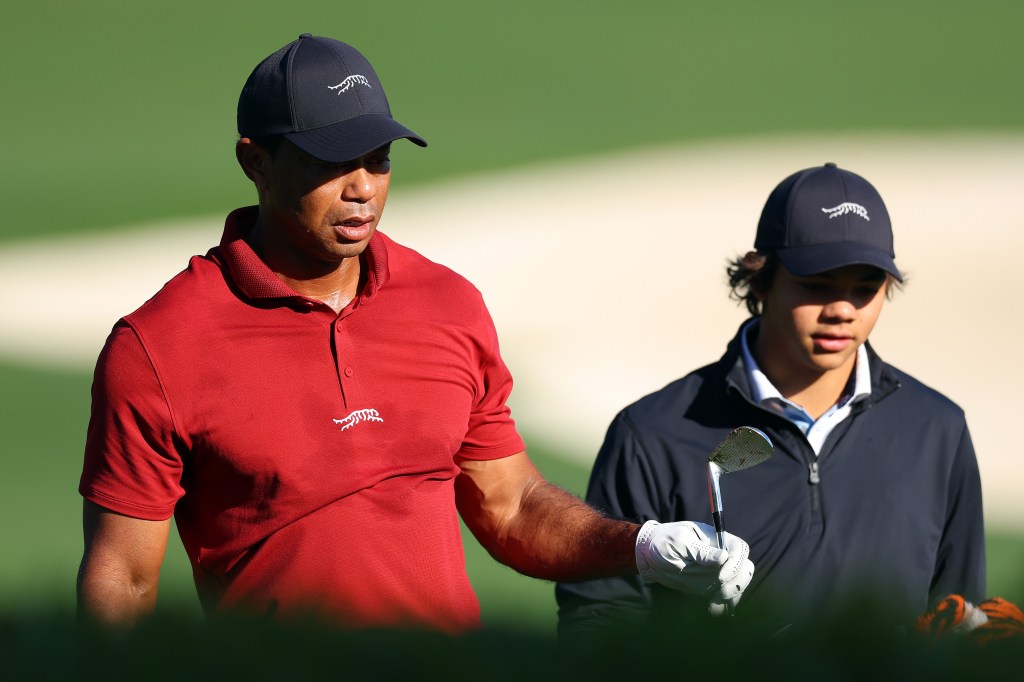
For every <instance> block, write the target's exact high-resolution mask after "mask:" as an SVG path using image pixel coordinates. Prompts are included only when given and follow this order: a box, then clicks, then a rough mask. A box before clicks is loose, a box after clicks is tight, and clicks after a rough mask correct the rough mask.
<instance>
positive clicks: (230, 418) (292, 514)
mask: <svg viewBox="0 0 1024 682" xmlns="http://www.w3.org/2000/svg"><path fill="white" fill-rule="evenodd" d="M238 129H239V133H240V139H239V140H238V143H237V145H236V154H237V158H238V162H239V164H240V165H241V167H242V169H243V171H244V172H245V174H246V176H247V177H248V178H249V179H250V180H251V181H252V182H253V184H254V185H255V187H256V190H257V194H258V197H259V203H258V206H253V207H248V208H243V209H239V210H236V211H234V212H233V213H231V214H230V215H229V216H228V218H227V222H226V226H225V230H224V235H223V238H222V239H221V243H220V245H219V246H217V247H215V248H213V249H211V250H210V251H209V252H208V253H207V254H206V255H205V256H196V257H194V258H192V260H191V262H190V263H189V266H188V268H187V269H186V270H185V271H183V272H182V273H180V274H179V275H177V276H176V277H175V278H174V279H172V280H171V281H170V282H168V283H167V284H166V285H165V286H164V288H163V289H162V290H161V291H160V292H159V293H158V294H157V295H156V296H154V297H153V298H152V299H151V300H150V301H148V302H147V303H146V304H145V305H143V306H142V307H141V308H140V309H139V310H137V311H135V312H134V313H132V314H130V315H128V316H126V317H124V318H123V319H121V320H120V321H118V323H117V324H116V325H115V327H114V329H113V331H112V332H111V335H110V337H109V338H108V340H107V343H106V345H105V346H104V349H103V351H102V353H101V355H100V357H99V360H98V362H97V366H96V375H95V381H94V384H93V407H92V418H91V420H90V424H89V431H88V438H87V443H86V451H85V465H84V469H83V474H82V479H81V484H80V492H81V493H82V495H83V497H84V498H85V507H84V528H85V553H84V556H83V559H82V565H81V570H80V572H79V603H80V608H81V609H82V611H83V612H84V613H85V614H87V615H90V616H92V617H95V618H97V619H99V620H101V621H103V622H107V623H111V624H130V623H132V622H134V621H136V620H137V619H138V618H139V617H140V616H142V615H144V614H146V613H148V612H149V611H151V610H152V608H153V606H154V604H155V601H156V592H157V580H158V576H159V571H160V566H161V564H162V562H163V557H164V552H165V549H166V545H167V538H168V533H169V529H170V525H171V521H170V519H171V517H172V516H173V517H174V518H175V519H176V520H177V524H178V529H179V532H180V535H181V539H182V542H183V544H184V546H185V548H186V551H187V553H188V556H189V559H190V561H191V563H192V568H193V573H194V577H195V582H196V587H197V590H198V592H199V595H200V599H201V601H202V603H203V606H204V608H205V609H206V611H207V612H218V611H224V610H239V609H240V610H244V611H246V612H248V613H255V614H278V615H288V614H295V613H300V612H306V611H314V612H317V613H320V614H323V615H328V616H330V617H332V618H334V619H336V620H337V621H338V622H340V623H343V624H345V625H348V626H353V627H364V626H365V627H369V626H406V625H416V626H426V627H429V628H433V629H438V630H441V631H446V632H461V631H465V630H466V629H469V628H472V627H475V626H477V625H478V624H479V605H478V603H477V600H476V596H475V595H474V593H473V590H472V588H471V586H470V584H469V581H468V578H467V576H466V571H465V560H464V556H463V553H462V545H461V538H460V534H459V524H458V516H459V515H460V514H461V516H462V518H463V519H464V520H465V521H466V524H467V525H468V526H469V528H470V529H471V530H472V531H473V533H474V534H475V535H476V537H477V538H478V539H479V540H480V542H481V543H482V544H483V545H484V546H485V547H486V548H487V549H488V550H489V551H490V552H491V554H492V555H494V557H495V558H496V559H498V560H499V561H502V562H504V563H506V564H508V565H509V566H511V567H513V568H515V569H516V570H518V571H521V572H523V573H526V574H528V575H533V576H537V577H540V578H544V579H548V580H562V581H571V580H582V579H588V578H597V577H604V576H619V575H629V574H636V573H638V572H639V573H640V574H641V575H642V576H643V577H644V578H645V579H647V580H650V581H657V582H660V583H663V584H666V585H669V586H671V587H675V588H677V589H680V590H684V591H686V592H691V593H700V594H706V595H707V598H708V600H709V604H710V606H709V608H710V609H711V610H712V611H715V612H717V611H721V610H722V609H723V605H724V604H725V603H726V602H732V603H735V602H736V601H738V599H739V597H740V594H741V593H742V591H743V588H744V587H745V586H746V585H747V583H748V582H749V580H750V576H751V574H752V572H753V565H752V564H751V563H750V562H749V560H748V559H747V545H746V543H744V542H743V541H742V540H740V539H739V538H735V537H732V536H730V537H729V541H728V542H727V543H726V546H725V548H724V549H718V548H717V547H715V546H714V541H712V540H710V539H709V537H708V535H709V532H710V529H709V528H708V527H706V526H704V525H701V524H695V523H689V522H677V523H666V524H658V523H656V522H653V521H651V522H648V523H647V524H646V525H645V526H644V527H643V528H641V527H640V526H638V525H636V524H633V523H628V522H625V521H616V520H611V519H608V518H605V517H603V516H602V515H601V514H600V513H598V512H597V511H595V510H593V509H591V508H590V507H588V506H587V505H585V504H584V503H583V502H581V501H579V500H578V499H577V498H575V497H573V496H572V495H569V494H568V493H566V492H564V491H562V490H560V489H558V488H557V487H555V486H553V485H551V484H549V483H547V482H546V481H545V480H544V479H543V477H542V476H541V475H540V473H539V472H538V471H537V469H536V468H535V467H534V465H533V464H532V463H531V462H530V460H529V458H528V457H527V455H526V452H525V446H524V444H523V441H522V439H521V438H520V437H519V434H518V433H517V431H516V428H515V424H514V422H513V420H512V418H511V416H510V414H509V409H508V407H507V406H506V400H507V398H508V396H509V393H510V391H511V388H512V379H511V376H510V374H509V372H508V370H507V369H506V367H505V365H504V363H503V362H502V360H501V356H500V354H499V352H498V343H497V336H496V334H495V331H494V328H493V325H492V323H491V320H490V317H489V315H488V312H487V309H486V308H485V306H484V303H483V300H482V298H481V296H480V293H479V292H478V291H477V290H476V289H475V288H474V287H473V286H472V285H471V284H470V283H469V282H467V281H466V280H465V279H463V278H462V277H460V276H459V275H457V274H455V273H454V272H452V271H451V270H448V269H447V268H445V267H443V266H440V265H437V264H435V263H432V262H430V261H428V260H426V259H425V258H423V257H422V256H420V255H419V254H418V253H416V252H414V251H412V250H411V249H408V248H405V247H403V246H401V245H399V244H398V243H396V242H394V241H393V240H391V239H390V238H388V237H387V236H385V235H384V234H383V233H381V232H378V231H377V224H378V222H379V221H380V218H381V213H382V211H383V210H384V204H385V201H386V199H387V193H388V186H389V180H390V166H389V163H390V162H389V159H388V154H389V149H390V144H391V142H392V141H394V140H396V139H401V138H407V139H410V140H412V141H413V142H415V143H416V144H418V145H420V146H426V142H425V141H424V140H423V139H422V138H421V137H419V136H418V135H416V134H415V133H414V132H412V131H411V130H409V129H408V128H405V127H404V126H402V125H401V124H399V123H398V122H397V121H395V120H394V119H393V118H392V117H391V112H390V109H389V106H388V103H387V100H386V98H385V96H384V91H383V89H382V88H381V85H380V81H379V80H378V79H377V76H376V74H375V73H374V71H373V69H372V67H371V66H370V64H369V63H368V62H367V61H366V59H365V58H364V57H363V56H362V55H361V54H360V53H359V52H358V51H356V50H355V49H353V48H352V47H350V46H349V45H346V44H344V43H340V42H338V41H335V40H331V39H326V38H318V37H313V36H310V35H308V34H304V35H303V36H300V37H299V39H298V40H296V41H294V42H292V43H290V44H288V45H286V46H285V47H284V48H282V49H281V50H279V51H277V52H275V53H274V54H273V55H271V56H269V57H267V58H266V59H265V60H263V62H261V63H260V64H259V65H258V66H257V67H256V69H255V70H254V71H253V73H252V75H250V77H249V79H248V81H247V82H246V85H245V87H244V89H243V90H242V94H241V98H240V100H239V105H238Z"/></svg>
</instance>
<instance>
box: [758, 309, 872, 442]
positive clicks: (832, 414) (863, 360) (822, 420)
mask: <svg viewBox="0 0 1024 682" xmlns="http://www.w3.org/2000/svg"><path fill="white" fill-rule="evenodd" d="M758 324H759V320H756V319H754V320H751V321H750V322H748V323H747V324H746V325H744V327H743V329H742V330H741V331H740V347H741V349H742V353H743V363H744V365H745V366H746V368H747V379H748V380H749V382H750V389H751V392H752V396H751V397H752V398H753V399H754V402H755V403H757V404H758V405H760V406H761V407H763V408H765V409H766V410H770V411H772V412H774V413H775V414H778V415H780V416H782V417H783V418H785V419H787V420H789V421H791V422H792V423H793V424H796V426H797V428H799V429H800V431H801V432H802V433H803V434H804V437H805V438H806V439H807V442H808V443H809V444H810V446H811V448H813V449H814V454H815V455H818V454H820V453H821V446H822V445H823V444H824V443H825V439H826V438H828V434H830V433H832V429H834V428H836V426H837V425H838V424H839V423H840V422H841V421H843V420H844V419H846V418H847V417H849V416H850V411H851V410H852V409H853V404H854V403H855V402H857V401H858V400H863V399H864V398H867V397H868V396H869V395H871V370H870V368H869V367H868V351H867V349H866V348H865V347H864V344H861V346H860V348H858V349H857V364H856V365H855V367H854V371H853V377H852V378H853V381H852V382H851V383H852V386H851V385H850V383H847V384H846V388H845V389H843V394H842V395H841V396H839V402H837V403H836V404H835V405H833V406H832V407H830V408H829V409H828V411H827V412H825V414H823V415H821V416H820V417H818V419H817V421H815V420H814V419H813V418H812V417H811V415H809V414H807V411H806V410H805V409H804V408H802V407H800V406H799V405H797V404H796V403H794V402H792V401H791V400H786V399H785V398H783V397H782V394H781V393H779V390H778V389H777V388H775V386H774V385H773V384H772V382H771V381H769V380H768V377H767V376H765V373H764V372H762V371H761V368H760V367H758V366H757V361H756V360H754V356H753V354H751V352H750V345H749V344H748V343H747V336H748V335H749V334H750V331H751V330H752V329H754V328H756V326H757V325H758Z"/></svg>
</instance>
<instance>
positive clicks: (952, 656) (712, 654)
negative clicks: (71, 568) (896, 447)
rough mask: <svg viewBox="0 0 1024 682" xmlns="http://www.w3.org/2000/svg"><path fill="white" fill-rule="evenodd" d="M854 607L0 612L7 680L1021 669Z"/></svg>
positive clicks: (992, 674)
mask: <svg viewBox="0 0 1024 682" xmlns="http://www.w3.org/2000/svg"><path fill="white" fill-rule="evenodd" d="M866 615H869V614H867V613H860V612H858V611H856V610H854V611H851V612H850V613H849V614H845V617H844V619H843V620H837V621H833V622H829V623H823V624H820V626H818V627H816V628H808V629H804V630H792V631H789V632H788V633H786V634H783V635H779V636H775V637H771V636H766V634H765V633H764V632H763V630H762V628H760V627H751V626H748V625H744V624H743V621H742V620H740V619H736V620H734V621H730V620H728V619H720V620H717V621H713V622H710V623H705V624H701V625H700V626H694V627H692V628H690V629H679V628H666V629H660V628H659V629H653V628H652V629H637V628H634V629H632V630H628V631H627V630H623V631H619V632H610V633H606V634H605V635H603V636H600V637H595V638H594V639H591V640H589V641H587V642H580V643H577V644H575V645H573V644H569V645H564V646H559V644H558V643H557V642H556V641H555V640H554V639H553V638H551V637H548V636H543V635H537V634H533V633H529V632H523V631H518V630H510V629H502V628H488V629H484V630H481V631H477V632H474V633H471V634H468V635H465V636H461V637H448V636H445V635H440V634H436V633H425V632H389V631H363V632H346V631H341V630H337V629H331V628H329V627H325V626H323V625H322V624H318V623H316V622H314V621H305V622H293V623H270V622H255V621H244V620H231V619H222V620H217V621H212V622H203V621H196V620H194V619H191V618H179V617H163V618H159V619H156V620H153V621H150V622H147V623H145V624H143V625H142V626H141V627H140V628H139V629H138V630H136V631H135V632H132V633H129V634H120V635H115V634H111V633H106V632H102V631H98V630H96V629H94V628H86V627H76V625H75V624H74V622H73V621H72V620H70V619H68V618H64V617H41V616H40V617H35V618H31V619H19V620H16V621H12V620H9V619H0V660H2V661H3V670H4V676H5V679H9V680H21V679H26V680H27V679H33V680H34V679H86V680H93V679H95V680H122V679H126V680H127V679H132V680H135V679H146V680H174V681H177V680H182V679H188V680H207V679H209V680H224V679H242V680H285V679H288V680H291V679H318V678H331V679H357V680H358V679H373V680H392V679H394V680H399V679H402V680H405V679H425V680H439V681H444V682H458V681H459V680H473V681H474V682H476V681H479V680H498V681H500V680H549V679H550V680H569V679H581V680H616V681H619V682H621V680H631V679H647V680H650V679H695V676H704V675H714V677H715V678H716V679H722V678H724V679H752V680H761V679H769V680H776V679H778V680H783V679H785V680H816V681H818V680H830V681H843V680H851V681H854V680H857V681H859V680H866V679H893V680H896V679H930V678H932V679H943V680H947V679H964V680H968V679H972V680H973V679H996V678H997V676H998V678H999V679H1018V678H1019V677H1020V671H1021V670H1022V668H1021V665H1022V664H1024V641H1022V640H1016V641H1007V642H1001V643H1000V642H997V643H993V644H990V645H988V646H985V647H981V646H979V645H977V644H976V643H975V642H973V641H971V639H970V638H968V637H957V638H953V639H948V640H942V641H935V640H922V639H919V638H917V637H915V636H914V635H912V634H906V633H904V634H900V633H896V632H893V631H889V630H884V629H880V628H872V627H870V626H868V625H866V624H867V623H868V622H869V621H866V620H863V618H864V617H865V616H866Z"/></svg>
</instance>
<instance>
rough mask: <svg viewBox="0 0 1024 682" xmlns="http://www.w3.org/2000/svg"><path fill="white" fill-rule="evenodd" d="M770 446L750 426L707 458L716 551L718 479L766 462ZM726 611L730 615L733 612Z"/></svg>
mask: <svg viewBox="0 0 1024 682" xmlns="http://www.w3.org/2000/svg"><path fill="white" fill-rule="evenodd" d="M772 447H773V446H772V441H771V440H770V439H769V438H768V436H766V435H765V434H764V433H763V432H762V431H760V430H758V429H755V428H754V427H752V426H740V427H738V428H735V429H733V430H732V431H731V432H730V433H729V435H728V436H726V437H725V438H724V439H723V440H722V442H721V443H719V444H718V445H717V446H716V447H715V449H714V450H713V451H712V452H711V454H710V455H709V456H708V491H709V494H710V497H711V516H712V518H713V519H714V520H715V531H716V532H717V534H718V547H719V549H725V524H724V522H723V520H722V510H723V508H724V505H723V504H722V489H721V485H720V481H719V479H720V478H721V477H722V475H723V474H731V473H732V472H734V471H742V470H743V469H749V468H750V467H752V466H754V465H755V464H760V463H761V462H763V461H765V460H766V459H768V458H769V457H771V456H772ZM727 608H728V610H729V614H730V615H731V614H732V609H731V608H729V607H727Z"/></svg>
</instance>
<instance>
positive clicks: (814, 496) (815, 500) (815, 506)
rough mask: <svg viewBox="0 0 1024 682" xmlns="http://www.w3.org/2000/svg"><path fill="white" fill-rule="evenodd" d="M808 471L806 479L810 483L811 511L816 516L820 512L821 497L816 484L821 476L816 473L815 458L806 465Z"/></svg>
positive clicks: (816, 463) (816, 464)
mask: <svg viewBox="0 0 1024 682" xmlns="http://www.w3.org/2000/svg"><path fill="white" fill-rule="evenodd" d="M807 468H808V469H809V471H810V475H809V476H808V477H807V480H808V481H809V482H810V484H811V512H813V513H814V515H815V516H817V515H818V514H819V513H820V512H821V498H820V496H819V490H818V484H819V483H820V482H821V477H820V476H819V475H818V462H817V460H815V461H813V462H811V463H810V464H808V465H807Z"/></svg>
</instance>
